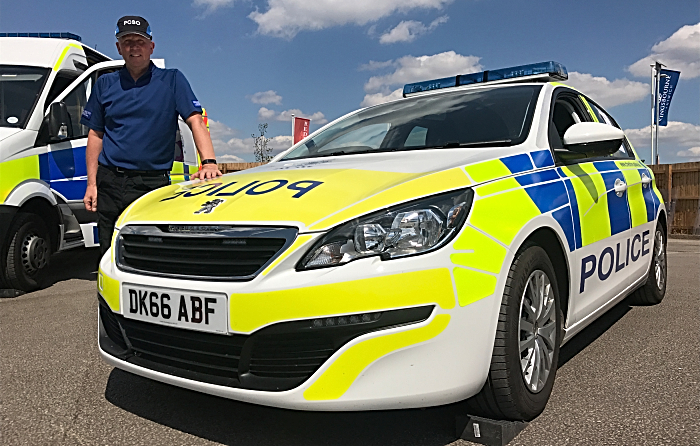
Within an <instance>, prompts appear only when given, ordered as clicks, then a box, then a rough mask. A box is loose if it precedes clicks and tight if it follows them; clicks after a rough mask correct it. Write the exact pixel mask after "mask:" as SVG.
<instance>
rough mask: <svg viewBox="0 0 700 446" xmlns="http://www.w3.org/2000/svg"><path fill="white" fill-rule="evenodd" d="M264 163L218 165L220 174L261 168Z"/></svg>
mask: <svg viewBox="0 0 700 446" xmlns="http://www.w3.org/2000/svg"><path fill="white" fill-rule="evenodd" d="M263 164H265V163H220V164H219V170H220V171H221V173H231V172H238V171H239V170H246V169H252V168H253V167H258V166H261V165H263Z"/></svg>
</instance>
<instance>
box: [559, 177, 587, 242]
mask: <svg viewBox="0 0 700 446" xmlns="http://www.w3.org/2000/svg"><path fill="white" fill-rule="evenodd" d="M559 171H560V175H564V173H563V172H561V169H559ZM564 185H565V186H566V191H567V192H568V193H569V202H570V203H571V217H572V219H573V220H574V236H575V237H576V249H579V248H580V247H581V245H582V241H581V220H580V218H579V210H578V200H576V193H575V192H574V187H573V186H572V185H571V180H569V179H566V180H564Z"/></svg>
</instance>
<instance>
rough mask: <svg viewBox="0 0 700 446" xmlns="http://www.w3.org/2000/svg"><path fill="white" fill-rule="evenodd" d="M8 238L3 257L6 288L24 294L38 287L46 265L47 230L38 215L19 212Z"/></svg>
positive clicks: (48, 253) (47, 256) (49, 253)
mask: <svg viewBox="0 0 700 446" xmlns="http://www.w3.org/2000/svg"><path fill="white" fill-rule="evenodd" d="M10 237H11V238H10V244H9V246H8V250H7V256H6V257H5V265H6V268H5V271H6V278H5V279H6V282H7V285H9V286H10V287H11V288H15V289H18V290H22V291H25V292H29V291H34V290H36V289H38V288H39V287H40V286H41V284H42V282H43V276H44V274H45V273H46V267H47V266H48V265H49V258H50V257H51V239H50V238H49V231H48V230H47V229H46V225H45V224H44V223H43V222H42V221H41V219H40V218H39V217H38V216H36V215H34V214H28V213H20V214H17V217H16V218H15V221H14V222H13V223H12V225H11V226H10Z"/></svg>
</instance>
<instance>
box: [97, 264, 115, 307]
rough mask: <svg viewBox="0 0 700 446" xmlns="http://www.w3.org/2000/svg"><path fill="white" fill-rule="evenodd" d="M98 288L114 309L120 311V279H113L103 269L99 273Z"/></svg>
mask: <svg viewBox="0 0 700 446" xmlns="http://www.w3.org/2000/svg"><path fill="white" fill-rule="evenodd" d="M97 289H98V291H99V292H100V295H101V296H102V298H103V299H104V300H105V302H107V305H109V308H111V309H112V311H119V306H120V304H119V281H118V280H116V279H112V278H111V277H109V276H108V275H106V274H105V273H104V272H102V269H100V270H99V272H98V275H97Z"/></svg>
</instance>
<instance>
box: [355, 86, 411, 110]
mask: <svg viewBox="0 0 700 446" xmlns="http://www.w3.org/2000/svg"><path fill="white" fill-rule="evenodd" d="M402 97H403V88H398V89H396V90H394V91H392V92H391V93H389V94H384V93H374V94H366V95H365V98H364V99H363V100H362V102H361V103H360V105H361V106H362V107H370V106H372V105H378V104H383V103H385V102H389V101H395V100H397V99H401V98H402Z"/></svg>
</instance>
